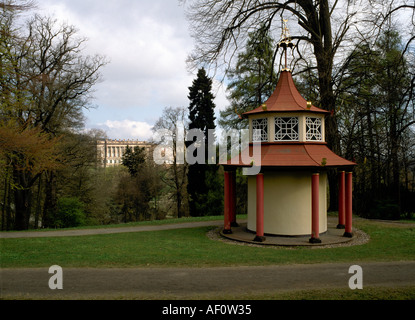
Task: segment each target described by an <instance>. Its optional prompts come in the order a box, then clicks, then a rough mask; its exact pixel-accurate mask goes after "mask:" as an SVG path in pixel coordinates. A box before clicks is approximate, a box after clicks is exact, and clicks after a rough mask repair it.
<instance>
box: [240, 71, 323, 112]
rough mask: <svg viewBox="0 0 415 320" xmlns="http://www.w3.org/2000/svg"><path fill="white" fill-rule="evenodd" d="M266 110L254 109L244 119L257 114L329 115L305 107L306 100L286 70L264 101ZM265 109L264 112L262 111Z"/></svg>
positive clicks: (313, 108) (313, 107) (261, 108)
mask: <svg viewBox="0 0 415 320" xmlns="http://www.w3.org/2000/svg"><path fill="white" fill-rule="evenodd" d="M264 105H265V106H266V108H263V105H262V106H259V107H258V108H256V109H253V110H251V111H248V112H245V113H244V114H243V116H244V117H247V116H249V115H253V114H258V113H269V112H298V111H307V112H316V113H330V112H329V111H327V110H323V109H320V108H317V107H315V106H313V105H312V106H311V107H310V108H308V107H307V100H306V99H304V98H303V97H302V96H301V94H300V92H298V90H297V88H296V86H295V84H294V80H293V78H292V74H291V72H290V71H288V70H283V71H282V72H281V74H280V78H279V80H278V84H277V87H276V88H275V90H274V92H273V94H272V95H271V96H270V97H269V98H268V100H267V101H265V103H264ZM264 109H265V110H264Z"/></svg>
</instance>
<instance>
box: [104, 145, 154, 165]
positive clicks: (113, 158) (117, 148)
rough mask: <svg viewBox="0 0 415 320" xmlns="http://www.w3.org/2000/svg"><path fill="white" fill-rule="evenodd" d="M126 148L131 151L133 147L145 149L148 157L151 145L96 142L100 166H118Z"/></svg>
mask: <svg viewBox="0 0 415 320" xmlns="http://www.w3.org/2000/svg"><path fill="white" fill-rule="evenodd" d="M127 146H128V147H130V148H133V149H134V148H135V147H140V148H145V150H146V154H147V155H149V154H150V152H151V151H152V149H153V144H151V143H148V142H145V141H139V140H129V139H128V140H112V139H102V140H98V141H97V152H98V157H99V158H100V159H101V161H102V165H103V166H104V167H108V166H110V167H114V166H118V165H120V164H121V163H122V157H123V155H124V153H125V150H126V149H127Z"/></svg>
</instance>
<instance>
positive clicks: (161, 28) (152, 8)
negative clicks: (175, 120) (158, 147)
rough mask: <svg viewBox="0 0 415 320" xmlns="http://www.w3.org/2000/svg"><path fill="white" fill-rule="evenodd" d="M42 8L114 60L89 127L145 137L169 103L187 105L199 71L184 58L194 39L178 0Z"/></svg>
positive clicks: (49, 1)
mask: <svg viewBox="0 0 415 320" xmlns="http://www.w3.org/2000/svg"><path fill="white" fill-rule="evenodd" d="M39 11H40V13H41V14H51V15H52V16H53V17H55V18H57V20H58V21H62V22H67V23H68V24H71V25H74V26H75V27H76V28H77V29H78V30H79V35H80V36H84V37H86V38H88V41H87V43H86V47H85V51H84V53H85V54H91V55H93V54H102V55H104V56H106V57H107V59H108V60H110V63H109V64H108V65H106V66H105V67H104V68H103V69H102V70H101V73H102V75H103V81H102V82H101V83H99V84H97V85H96V86H95V88H94V89H95V92H94V97H95V100H94V101H93V102H92V103H93V105H95V106H97V108H95V109H91V110H89V111H88V112H87V113H86V115H87V118H88V123H87V127H89V128H101V129H104V130H106V131H107V134H108V136H109V137H110V138H117V139H143V140H144V139H147V138H148V137H151V130H150V128H151V124H152V123H155V121H156V120H157V119H158V118H159V117H160V116H161V115H162V110H163V109H164V108H165V107H169V106H171V107H187V106H188V104H189V100H188V98H187V96H188V94H189V89H188V87H190V86H191V85H192V81H193V80H194V79H195V77H196V75H191V74H189V73H188V72H187V69H186V62H185V61H186V58H187V55H188V53H189V52H190V51H191V50H192V48H193V40H192V38H191V37H190V35H189V31H188V30H189V27H188V23H187V21H186V19H185V14H184V8H183V7H180V6H179V5H178V1H177V0H174V1H166V0H152V1H146V0H136V1H131V0H108V1H98V0H89V1H85V0H42V1H41V2H39ZM214 87H215V88H214V94H215V95H216V99H215V103H216V106H217V108H216V110H217V114H218V112H219V110H223V109H224V108H225V107H226V106H227V104H228V103H227V100H226V97H225V92H224V90H223V88H220V87H219V86H218V85H217V83H215V84H214ZM124 119H128V120H124Z"/></svg>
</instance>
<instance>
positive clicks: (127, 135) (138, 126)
mask: <svg viewBox="0 0 415 320" xmlns="http://www.w3.org/2000/svg"><path fill="white" fill-rule="evenodd" d="M98 127H99V129H103V130H104V131H105V132H106V133H107V136H108V138H110V139H134V140H144V141H147V140H149V139H150V138H151V137H152V136H153V131H152V130H151V129H152V126H151V125H149V124H148V123H146V122H140V121H132V120H122V121H112V120H107V121H105V123H99V124H98Z"/></svg>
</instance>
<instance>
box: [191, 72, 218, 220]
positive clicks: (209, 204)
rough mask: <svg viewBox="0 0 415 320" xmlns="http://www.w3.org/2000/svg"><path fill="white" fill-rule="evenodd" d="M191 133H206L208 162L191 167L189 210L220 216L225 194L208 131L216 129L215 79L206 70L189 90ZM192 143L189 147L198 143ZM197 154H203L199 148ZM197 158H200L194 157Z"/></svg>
mask: <svg viewBox="0 0 415 320" xmlns="http://www.w3.org/2000/svg"><path fill="white" fill-rule="evenodd" d="M188 98H189V100H190V104H189V130H192V129H199V130H201V131H202V132H203V133H204V140H203V141H200V142H201V143H202V145H203V146H204V150H205V152H204V160H205V161H204V163H202V164H201V163H196V164H193V165H190V166H189V171H188V174H187V177H188V185H187V191H188V194H189V197H190V199H189V209H190V214H191V215H192V216H205V215H214V214H218V213H219V212H220V211H221V205H222V195H221V192H220V191H221V188H218V184H219V183H220V182H219V181H218V174H217V170H218V167H217V166H216V165H208V143H207V142H208V141H207V137H208V130H209V129H215V128H216V125H215V119H216V118H215V112H214V110H215V104H214V102H213V99H214V96H213V94H212V80H211V79H210V78H209V77H208V76H207V74H206V71H205V69H203V68H202V69H199V71H198V73H197V78H196V79H195V80H194V81H193V84H192V86H191V87H189V96H188ZM195 142H196V140H195V141H190V142H188V144H187V145H188V146H189V145H191V144H193V143H195ZM196 152H201V149H197V150H196ZM194 156H196V155H194Z"/></svg>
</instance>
